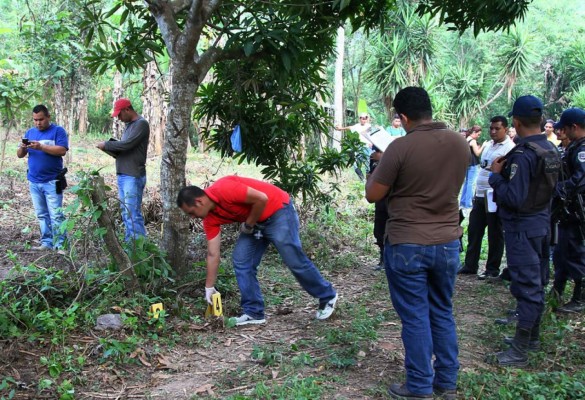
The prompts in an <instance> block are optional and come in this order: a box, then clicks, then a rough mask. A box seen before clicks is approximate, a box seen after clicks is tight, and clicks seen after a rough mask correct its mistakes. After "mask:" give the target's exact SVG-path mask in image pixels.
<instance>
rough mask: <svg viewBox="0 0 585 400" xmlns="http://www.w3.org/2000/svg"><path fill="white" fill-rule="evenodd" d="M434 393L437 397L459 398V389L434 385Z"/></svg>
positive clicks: (446, 398)
mask: <svg viewBox="0 0 585 400" xmlns="http://www.w3.org/2000/svg"><path fill="white" fill-rule="evenodd" d="M433 394H434V395H435V397H436V398H437V399H442V400H457V389H442V388H440V387H436V386H433Z"/></svg>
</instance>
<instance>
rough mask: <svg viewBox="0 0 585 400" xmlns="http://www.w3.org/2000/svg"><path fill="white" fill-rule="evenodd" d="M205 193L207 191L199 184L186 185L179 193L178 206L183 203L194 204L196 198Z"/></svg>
mask: <svg viewBox="0 0 585 400" xmlns="http://www.w3.org/2000/svg"><path fill="white" fill-rule="evenodd" d="M204 195H205V192H204V191H203V189H201V188H199V187H197V186H185V187H184V188H183V189H181V190H179V194H178V195H177V207H179V208H180V207H182V206H183V204H186V205H188V206H192V205H193V204H195V199H198V198H199V197H202V196H204Z"/></svg>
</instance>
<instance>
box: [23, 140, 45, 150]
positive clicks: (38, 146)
mask: <svg viewBox="0 0 585 400" xmlns="http://www.w3.org/2000/svg"><path fill="white" fill-rule="evenodd" d="M25 147H26V148H27V149H33V150H42V147H43V145H42V143H41V142H36V141H35V142H33V141H30V142H29V143H28V146H25Z"/></svg>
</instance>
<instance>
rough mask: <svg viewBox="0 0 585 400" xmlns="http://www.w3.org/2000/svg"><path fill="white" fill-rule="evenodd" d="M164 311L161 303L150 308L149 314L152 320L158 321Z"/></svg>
mask: <svg viewBox="0 0 585 400" xmlns="http://www.w3.org/2000/svg"><path fill="white" fill-rule="evenodd" d="M162 310H164V308H163V304H162V303H155V304H153V305H151V306H150V312H151V314H152V318H154V319H158V316H159V314H160V312H161V311H162Z"/></svg>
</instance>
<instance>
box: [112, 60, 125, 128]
mask: <svg viewBox="0 0 585 400" xmlns="http://www.w3.org/2000/svg"><path fill="white" fill-rule="evenodd" d="M122 84H123V81H122V73H121V72H120V71H118V70H116V73H115V75H114V90H113V91H112V97H113V102H112V109H113V108H114V102H115V101H116V100H118V99H119V98H121V97H124V87H123V86H122ZM112 121H113V122H112V136H113V137H114V138H115V139H120V138H121V137H122V133H124V123H123V122H122V121H120V120H119V119H118V118H113V120H112Z"/></svg>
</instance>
